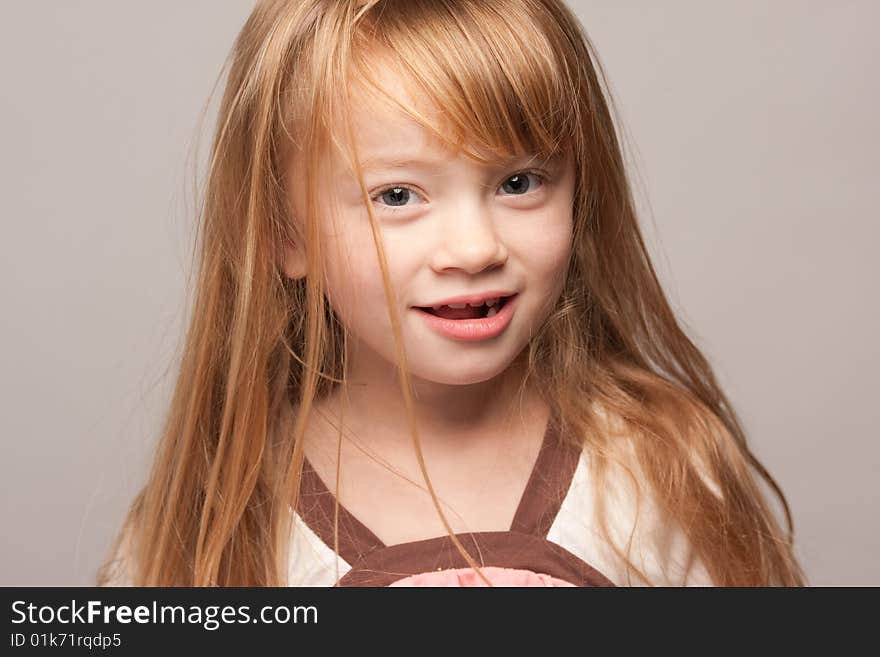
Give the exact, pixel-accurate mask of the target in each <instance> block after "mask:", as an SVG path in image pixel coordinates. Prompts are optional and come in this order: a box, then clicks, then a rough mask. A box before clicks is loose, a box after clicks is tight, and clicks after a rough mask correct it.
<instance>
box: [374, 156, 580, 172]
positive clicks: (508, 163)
mask: <svg viewBox="0 0 880 657" xmlns="http://www.w3.org/2000/svg"><path fill="white" fill-rule="evenodd" d="M449 159H451V157H450V158H418V157H371V158H367V159H366V160H364V161H363V162H361V169H362V170H363V171H373V170H376V169H408V168H413V169H432V168H436V167H437V166H440V165H442V164H444V163H445V162H447V161H448V160H449ZM562 159H564V158H563V157H561V156H559V155H557V156H554V157H551V158H542V157H540V156H532V157H529V156H513V157H509V158H500V159H499V160H498V161H497V162H496V163H495V165H494V166H495V167H496V168H498V169H506V168H509V167H512V166H513V165H514V164H516V163H518V162H523V161H526V160H527V161H526V162H525V163H524V164H523V166H530V165H532V164H544V165H548V166H552V165H554V164H557V163H558V162H559V161H561V160H562ZM488 168H492V165H489V167H488Z"/></svg>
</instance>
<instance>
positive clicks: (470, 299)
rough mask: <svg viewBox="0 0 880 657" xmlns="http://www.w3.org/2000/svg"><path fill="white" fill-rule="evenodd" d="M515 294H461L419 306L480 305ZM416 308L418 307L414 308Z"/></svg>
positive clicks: (498, 291) (491, 291)
mask: <svg viewBox="0 0 880 657" xmlns="http://www.w3.org/2000/svg"><path fill="white" fill-rule="evenodd" d="M515 294H516V292H510V291H509V290H490V291H489V292H480V293H478V294H462V295H459V296H457V297H450V298H449V299H443V300H442V301H433V302H431V303H423V304H420V305H421V307H422V308H433V307H434V306H448V305H449V304H452V303H482V302H483V301H485V300H486V299H495V298H499V297H512V296H514V295H515ZM414 307H415V308H418V307H419V306H414Z"/></svg>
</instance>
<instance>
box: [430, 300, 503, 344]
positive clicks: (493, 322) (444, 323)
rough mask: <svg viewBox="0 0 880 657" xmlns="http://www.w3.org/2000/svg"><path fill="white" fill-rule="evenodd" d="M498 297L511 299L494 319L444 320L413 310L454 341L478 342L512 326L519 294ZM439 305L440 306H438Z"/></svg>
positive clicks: (497, 334)
mask: <svg viewBox="0 0 880 657" xmlns="http://www.w3.org/2000/svg"><path fill="white" fill-rule="evenodd" d="M498 296H509V297H510V298H509V299H508V300H507V301H506V302H505V303H504V306H502V308H501V310H499V311H498V313H497V314H496V315H494V316H492V317H480V318H476V319H444V318H443V317H437V315H432V314H431V313H429V312H427V311H426V310H422V309H421V308H413V310H415V311H416V312H417V313H419V314H420V315H421V316H422V317H423V318H424V319H425V321H426V322H427V323H428V326H430V327H431V328H432V329H434V330H435V331H437V332H438V333H440V334H441V335H445V336H446V337H448V338H452V339H454V340H461V341H464V342H476V341H479V340H488V339H489V338H494V337H497V336H499V335H501V333H502V332H503V331H504V329H506V328H507V326H508V325H509V324H510V320H511V318H512V317H513V312H514V310H516V301H517V299H518V298H519V294H514V295H510V294H506V295H505V294H499V295H498ZM450 303H465V302H463V301H451V302H450ZM438 305H439V304H438Z"/></svg>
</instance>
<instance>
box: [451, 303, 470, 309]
mask: <svg viewBox="0 0 880 657" xmlns="http://www.w3.org/2000/svg"><path fill="white" fill-rule="evenodd" d="M465 306H467V304H466V303H450V304H449V307H450V308H464V307H465Z"/></svg>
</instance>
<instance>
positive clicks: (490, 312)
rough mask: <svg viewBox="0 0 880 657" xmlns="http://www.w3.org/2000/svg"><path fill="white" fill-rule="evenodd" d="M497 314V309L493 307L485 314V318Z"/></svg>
mask: <svg viewBox="0 0 880 657" xmlns="http://www.w3.org/2000/svg"><path fill="white" fill-rule="evenodd" d="M497 314H498V309H497V308H495V307H494V306H493V307H492V308H490V309H489V312H487V313H486V317H492V316H494V315H497Z"/></svg>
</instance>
